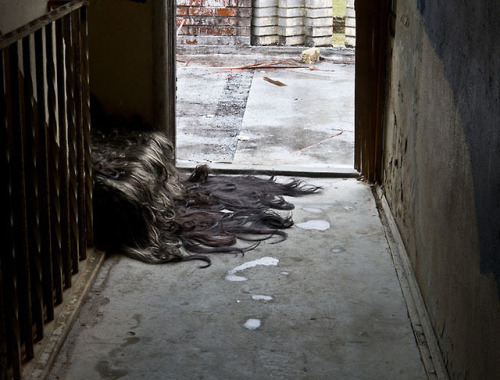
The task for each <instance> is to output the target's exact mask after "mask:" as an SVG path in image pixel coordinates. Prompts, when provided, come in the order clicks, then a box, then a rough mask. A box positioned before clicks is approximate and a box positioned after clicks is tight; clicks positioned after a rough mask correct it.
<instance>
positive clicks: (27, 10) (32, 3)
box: [0, 0, 47, 34]
mask: <svg viewBox="0 0 500 380" xmlns="http://www.w3.org/2000/svg"><path fill="white" fill-rule="evenodd" d="M45 13H47V1H43V0H17V1H12V0H0V34H6V33H9V32H11V31H13V30H14V29H17V28H19V27H21V26H23V25H25V24H27V23H28V22H30V21H33V20H34V19H36V18H38V17H40V16H43V15H44V14H45Z"/></svg>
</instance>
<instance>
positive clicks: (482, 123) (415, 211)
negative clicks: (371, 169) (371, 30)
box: [383, 0, 500, 379]
mask: <svg viewBox="0 0 500 380" xmlns="http://www.w3.org/2000/svg"><path fill="white" fill-rule="evenodd" d="M393 8H394V9H393V10H394V25H395V26H394V28H393V29H394V31H393V32H394V33H393V37H392V38H391V40H390V49H389V57H388V62H389V66H388V84H387V99H386V105H385V122H384V131H385V134H384V161H383V171H384V173H383V175H384V179H383V187H384V191H385V195H386V198H387V200H388V202H389V204H390V206H391V210H392V212H393V214H394V216H395V218H396V221H397V223H398V226H399V228H400V232H401V234H402V237H403V240H404V241H405V244H406V248H407V251H408V253H409V256H410V259H411V262H412V264H413V267H414V270H415V274H416V276H417V280H418V282H419V285H420V288H421V291H422V294H423V297H424V299H425V301H426V305H427V308H428V310H429V313H430V317H431V320H432V323H433V326H434V328H435V332H436V335H437V337H438V340H439V343H440V346H441V349H442V352H443V356H444V359H445V363H446V364H447V367H448V371H449V373H450V375H451V376H452V378H470V379H480V378H500V360H498V358H500V197H499V194H500V170H499V169H498V168H499V165H500V76H499V75H498V68H499V67H500V44H498V42H497V41H498V36H499V35H500V23H498V20H499V19H500V7H498V3H497V1H495V0H482V1H479V2H462V1H460V0H449V1H446V2H431V1H426V0H394V1H393Z"/></svg>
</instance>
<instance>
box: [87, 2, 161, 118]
mask: <svg viewBox="0 0 500 380" xmlns="http://www.w3.org/2000/svg"><path fill="white" fill-rule="evenodd" d="M89 50H90V87H91V92H92V94H93V95H94V96H95V97H96V98H97V99H98V100H99V102H101V104H102V105H103V107H104V109H105V111H106V112H107V113H108V114H116V115H120V116H121V117H125V118H126V119H131V118H132V117H135V116H139V117H141V118H142V119H143V120H144V121H145V122H148V123H153V119H154V100H153V99H154V63H153V59H154V54H153V1H152V0H149V1H132V0H91V1H90V6H89Z"/></svg>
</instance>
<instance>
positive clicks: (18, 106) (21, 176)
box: [9, 42, 34, 359]
mask: <svg viewBox="0 0 500 380" xmlns="http://www.w3.org/2000/svg"><path fill="white" fill-rule="evenodd" d="M9 50H10V58H11V67H12V71H11V78H12V86H11V90H12V100H13V102H12V105H13V112H12V114H13V116H14V117H13V126H14V131H13V137H14V139H13V157H12V158H13V160H12V166H13V172H14V189H15V192H13V195H14V199H13V200H14V202H13V204H14V236H15V239H16V243H15V263H16V264H15V265H16V271H17V276H18V283H17V285H18V293H17V297H18V302H19V316H18V317H19V319H20V325H21V326H22V328H21V340H22V343H24V349H25V353H26V358H28V359H30V358H32V357H33V355H34V352H33V334H32V332H31V326H32V319H31V296H30V276H29V253H28V252H29V247H28V226H27V224H28V221H27V214H26V203H25V199H26V184H25V175H26V173H25V163H24V140H25V138H24V136H25V129H26V120H25V115H26V107H25V103H24V78H23V72H22V66H21V63H22V50H21V42H17V43H14V44H12V45H11V46H10V47H9Z"/></svg>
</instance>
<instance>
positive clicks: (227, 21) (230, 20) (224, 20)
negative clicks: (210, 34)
mask: <svg viewBox="0 0 500 380" xmlns="http://www.w3.org/2000/svg"><path fill="white" fill-rule="evenodd" d="M215 25H218V26H229V25H230V26H235V25H238V19H237V18H234V17H217V19H216V20H215Z"/></svg>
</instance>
